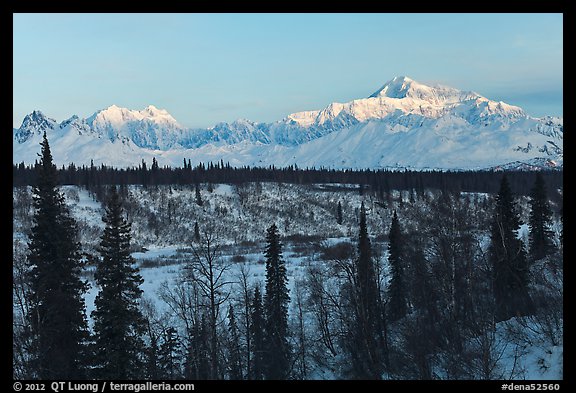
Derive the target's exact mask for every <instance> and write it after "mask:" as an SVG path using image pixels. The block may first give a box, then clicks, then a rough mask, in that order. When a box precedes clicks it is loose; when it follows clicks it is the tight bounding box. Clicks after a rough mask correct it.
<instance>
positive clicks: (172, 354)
mask: <svg viewBox="0 0 576 393" xmlns="http://www.w3.org/2000/svg"><path fill="white" fill-rule="evenodd" d="M181 352H182V351H181V348H180V341H179V337H178V332H177V331H176V329H175V328H174V327H172V326H171V327H169V328H168V329H166V330H165V331H164V337H163V341H162V344H160V348H159V349H158V368H159V371H160V377H161V379H178V378H180V375H181V371H180V358H181V357H182V353H181Z"/></svg>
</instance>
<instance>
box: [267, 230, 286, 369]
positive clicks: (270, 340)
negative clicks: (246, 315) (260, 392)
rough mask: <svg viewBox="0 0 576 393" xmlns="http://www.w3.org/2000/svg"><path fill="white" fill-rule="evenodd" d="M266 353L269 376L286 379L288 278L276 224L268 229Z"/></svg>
mask: <svg viewBox="0 0 576 393" xmlns="http://www.w3.org/2000/svg"><path fill="white" fill-rule="evenodd" d="M264 255H265V256H266V294H265V295H264V310H265V321H266V322H265V323H266V325H265V332H266V335H265V354H266V368H265V376H266V379H286V378H287V376H288V372H289V367H290V348H289V346H288V303H289V302H290V297H289V295H288V278H287V276H286V266H285V265H284V260H283V258H282V245H281V243H280V235H279V233H278V228H277V227H276V224H272V226H270V228H268V230H267V233H266V250H265V252H264Z"/></svg>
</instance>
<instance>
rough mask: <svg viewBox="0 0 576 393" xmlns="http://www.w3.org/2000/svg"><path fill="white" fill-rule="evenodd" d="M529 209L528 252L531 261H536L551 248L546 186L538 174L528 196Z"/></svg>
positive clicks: (549, 214) (549, 209) (550, 219)
mask: <svg viewBox="0 0 576 393" xmlns="http://www.w3.org/2000/svg"><path fill="white" fill-rule="evenodd" d="M530 207H531V210H530V218H529V219H528V226H529V228H530V233H529V235H528V239H529V250H530V256H531V257H532V259H533V260H538V259H542V258H544V257H545V256H546V255H548V254H549V253H550V251H551V250H552V248H553V242H552V236H553V235H552V231H551V230H550V226H551V224H552V209H551V208H550V203H549V202H548V195H547V193H546V184H545V183H544V178H543V177H542V174H541V173H540V172H538V173H537V174H536V180H535V182H534V187H533V188H532V192H531V194H530Z"/></svg>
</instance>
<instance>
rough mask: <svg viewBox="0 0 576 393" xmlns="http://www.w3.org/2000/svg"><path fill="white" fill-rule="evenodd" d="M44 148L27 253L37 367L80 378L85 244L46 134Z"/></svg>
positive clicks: (47, 375) (45, 373)
mask: <svg viewBox="0 0 576 393" xmlns="http://www.w3.org/2000/svg"><path fill="white" fill-rule="evenodd" d="M40 145H41V146H42V150H41V151H42V153H41V154H40V163H38V164H37V165H36V185H35V186H34V187H33V189H32V192H33V204H34V209H35V213H34V217H33V226H32V229H31V235H30V243H29V254H28V263H29V265H30V267H29V274H30V276H29V279H30V289H31V299H30V304H31V310H30V313H29V315H30V317H31V320H30V326H31V331H32V334H33V336H34V348H33V349H32V351H33V354H32V358H33V359H34V360H33V362H34V364H33V365H32V368H33V369H34V370H35V371H36V376H37V378H40V379H81V378H85V377H86V374H85V370H86V364H85V363H86V356H85V355H86V340H87V339H88V328H87V321H86V311H85V305H84V299H83V297H82V295H83V294H84V293H85V292H86V289H87V287H86V284H85V283H84V282H83V281H82V280H81V279H80V273H81V270H82V263H81V258H80V255H79V247H80V245H79V244H78V242H77V241H76V225H75V222H74V220H73V219H72V217H71V216H70V213H69V211H68V208H67V207H66V204H65V201H64V196H63V195H62V194H61V193H60V192H59V190H58V189H57V187H56V185H57V184H58V180H57V174H56V167H55V165H54V164H53V162H52V154H51V152H50V146H49V144H48V139H47V138H46V133H44V136H43V140H42V143H41V144H40Z"/></svg>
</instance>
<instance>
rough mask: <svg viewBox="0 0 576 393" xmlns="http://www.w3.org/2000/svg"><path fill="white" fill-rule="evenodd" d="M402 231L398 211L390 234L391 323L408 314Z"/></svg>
mask: <svg viewBox="0 0 576 393" xmlns="http://www.w3.org/2000/svg"><path fill="white" fill-rule="evenodd" d="M402 242H403V239H402V231H401V229H400V222H399V220H398V215H397V214H396V210H394V216H393V217H392V224H391V225H390V233H389V235H388V263H389V264H390V271H391V274H392V278H391V279H390V286H389V287H388V298H389V305H388V312H389V316H390V320H391V321H397V320H399V319H401V318H403V317H404V316H405V315H406V312H407V309H408V307H407V301H406V300H407V299H406V288H405V283H404V267H403V264H404V262H405V261H404V258H403V250H402Z"/></svg>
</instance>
